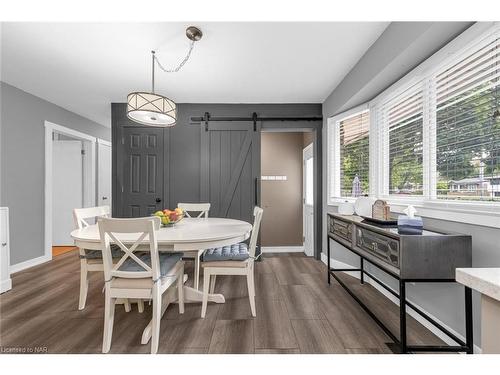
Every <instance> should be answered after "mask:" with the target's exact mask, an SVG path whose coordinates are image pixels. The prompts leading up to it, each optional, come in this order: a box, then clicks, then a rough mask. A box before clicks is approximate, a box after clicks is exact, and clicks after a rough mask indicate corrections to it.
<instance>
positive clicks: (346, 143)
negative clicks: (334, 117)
mask: <svg viewBox="0 0 500 375" xmlns="http://www.w3.org/2000/svg"><path fill="white" fill-rule="evenodd" d="M338 127H339V151H340V158H339V162H340V165H339V171H340V196H341V197H351V196H359V195H364V194H368V193H369V181H368V176H369V163H370V159H369V132H370V116H369V112H368V111H363V112H360V113H357V114H355V115H352V116H349V117H348V118H345V119H342V120H340V121H339V122H338ZM356 177H357V179H358V181H359V190H357V189H358V187H357V181H356V182H355V179H356Z"/></svg>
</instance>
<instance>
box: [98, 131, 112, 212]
mask: <svg viewBox="0 0 500 375" xmlns="http://www.w3.org/2000/svg"><path fill="white" fill-rule="evenodd" d="M97 205H98V206H109V207H111V143H110V142H107V141H104V140H102V139H98V140H97Z"/></svg>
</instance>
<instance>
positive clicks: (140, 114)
mask: <svg viewBox="0 0 500 375" xmlns="http://www.w3.org/2000/svg"><path fill="white" fill-rule="evenodd" d="M202 36H203V33H202V32H201V30H200V29H198V28H197V27H195V26H189V27H188V28H187V29H186V37H187V38H188V39H189V40H190V41H191V44H190V45H189V50H188V53H187V55H186V57H184V59H183V60H182V61H181V63H180V64H179V65H178V66H177V67H176V68H173V69H166V68H164V67H163V65H162V64H161V63H160V61H159V60H158V58H157V57H156V55H155V51H151V69H152V71H151V92H132V93H130V94H128V95H127V117H128V118H129V119H131V120H132V121H134V122H137V123H139V124H143V125H150V126H165V127H170V126H174V125H175V123H176V122H177V105H176V104H175V103H174V101H173V100H171V99H169V98H167V97H166V96H163V95H160V94H157V93H155V63H156V64H158V67H159V68H160V69H161V70H163V71H164V72H165V73H176V72H178V71H179V70H180V69H181V68H182V67H183V66H184V64H185V63H186V62H187V61H188V59H189V57H190V56H191V51H192V50H193V47H194V43H195V42H197V41H198V40H200V39H201V37H202Z"/></svg>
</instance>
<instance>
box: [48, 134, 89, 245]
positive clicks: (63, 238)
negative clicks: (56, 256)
mask: <svg viewBox="0 0 500 375" xmlns="http://www.w3.org/2000/svg"><path fill="white" fill-rule="evenodd" d="M82 158H83V155H82V142H81V141H66V140H64V141H57V140H55V141H53V144H52V222H53V225H52V246H71V245H73V244H74V242H73V240H72V239H71V237H70V233H71V231H72V230H73V229H74V228H73V227H74V224H73V209H74V208H81V207H83V159H82Z"/></svg>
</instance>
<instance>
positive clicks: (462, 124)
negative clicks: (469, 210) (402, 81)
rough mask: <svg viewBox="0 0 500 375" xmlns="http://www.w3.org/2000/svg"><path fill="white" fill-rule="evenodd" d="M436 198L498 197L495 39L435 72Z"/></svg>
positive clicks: (499, 71) (499, 60) (499, 62)
mask: <svg viewBox="0 0 500 375" xmlns="http://www.w3.org/2000/svg"><path fill="white" fill-rule="evenodd" d="M435 79H436V101H437V105H436V171H437V176H436V177H437V178H436V185H437V186H436V190H437V198H438V199H455V200H456V199H461V200H469V201H474V200H475V201H484V200H490V201H491V200H496V201H500V113H499V112H498V111H499V108H500V39H499V38H498V35H496V36H493V37H492V38H491V39H490V40H489V41H487V42H486V43H485V44H484V45H482V46H478V47H477V48H476V49H475V50H474V51H471V52H470V53H469V54H468V55H467V56H465V57H463V58H462V59H461V60H460V61H458V62H457V63H456V64H454V65H453V66H451V67H449V68H447V69H446V70H444V71H443V72H441V73H439V74H438V75H437V76H436V78H435Z"/></svg>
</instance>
